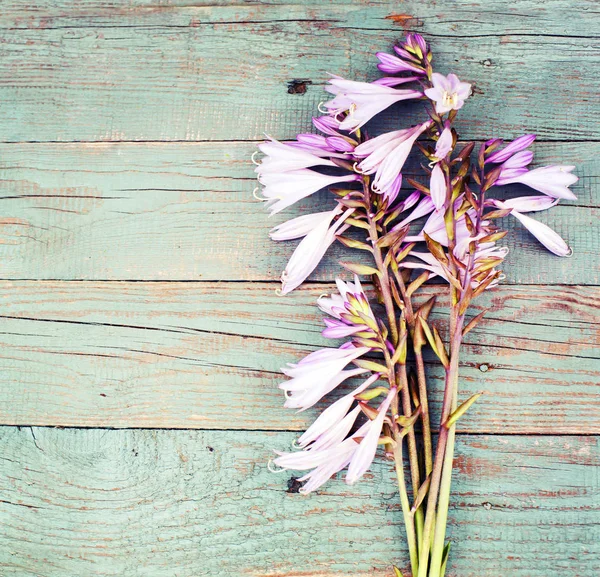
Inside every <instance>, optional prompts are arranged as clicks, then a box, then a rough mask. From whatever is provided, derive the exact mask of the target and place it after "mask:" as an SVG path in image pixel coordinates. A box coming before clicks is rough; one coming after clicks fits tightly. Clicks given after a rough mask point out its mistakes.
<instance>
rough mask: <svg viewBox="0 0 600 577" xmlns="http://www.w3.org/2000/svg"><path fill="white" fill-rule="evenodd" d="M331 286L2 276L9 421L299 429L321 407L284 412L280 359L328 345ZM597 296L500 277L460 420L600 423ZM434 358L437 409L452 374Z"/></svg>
mask: <svg viewBox="0 0 600 577" xmlns="http://www.w3.org/2000/svg"><path fill="white" fill-rule="evenodd" d="M331 288H332V287H331V286H329V285H309V286H306V287H304V288H302V289H300V290H299V291H297V292H295V293H293V295H292V296H291V297H279V296H277V295H276V294H275V290H274V289H275V286H274V285H273V284H268V285H265V284H260V283H226V285H224V284H218V283H217V284H213V283H173V282H169V283H139V282H138V283H126V282H119V283H107V282H99V283H92V282H3V283H2V284H1V290H0V294H1V295H2V308H1V310H0V313H1V314H0V422H1V423H3V424H11V425H63V426H92V427H93V426H107V427H169V428H201V429H206V428H208V429H212V428H217V429H257V428H260V429H268V430H282V429H284V430H302V429H303V428H304V427H306V425H307V424H308V423H310V422H311V421H312V420H313V419H314V416H315V415H316V414H317V411H316V410H311V411H307V412H306V413H294V412H291V411H287V410H284V409H283V408H282V404H283V397H282V395H281V392H280V391H279V390H278V388H277V384H278V383H279V382H280V381H281V379H282V376H281V374H280V373H279V368H280V367H281V366H283V365H284V364H285V363H287V362H294V361H296V360H298V359H299V358H300V357H301V356H303V355H304V354H306V353H307V352H309V351H311V350H314V349H315V348H318V347H320V346H324V345H326V344H327V342H329V343H330V344H331V341H326V340H325V339H323V338H322V337H321V335H320V331H321V328H322V320H321V318H322V316H321V314H320V312H319V311H318V310H317V308H316V306H315V304H314V303H315V300H316V298H317V297H318V295H320V294H322V293H323V292H326V291H328V290H331ZM431 292H438V293H439V290H436V289H435V288H432V289H431V290H430V291H428V293H427V294H431ZM599 297H600V295H599V294H598V289H597V288H595V287H569V288H562V287H550V288H545V287H534V286H528V287H514V286H513V287H511V286H504V287H502V288H500V289H498V290H495V291H492V292H490V293H489V294H488V295H487V296H486V297H485V298H482V299H481V301H480V302H479V303H478V305H479V307H491V310H490V312H489V313H488V314H489V319H488V320H486V321H484V322H483V323H482V324H481V325H480V326H479V327H477V328H476V329H474V330H473V331H472V332H471V333H470V334H469V335H468V336H467V339H466V340H467V345H466V346H465V347H464V353H463V357H462V366H461V375H462V380H461V391H462V392H461V395H464V398H466V397H467V396H469V395H471V394H473V393H475V392H478V391H485V392H487V394H486V395H485V396H484V397H483V398H482V399H481V400H480V401H479V402H478V403H477V406H476V407H475V408H474V409H473V410H471V411H470V412H469V413H468V414H467V415H466V416H465V417H463V418H462V419H461V421H460V423H459V427H460V430H461V431H467V432H479V433H482V432H495V433H515V434H516V433H535V432H545V433H556V434H559V433H573V434H580V433H598V432H600V428H599V425H600V419H599V416H600V395H598V383H599V381H600V379H599V377H600V332H599V328H600V325H599V324H598V318H597V310H598V307H599V306H600V301H599ZM446 306H447V302H446V300H445V299H444V298H440V310H444V307H446ZM478 310H479V309H478V308H477V309H475V310H474V314H475V312H477V311H478ZM440 322H441V323H442V324H441V326H443V322H444V321H443V320H440ZM334 342H335V341H334ZM429 361H430V362H431V367H430V369H429V371H430V377H431V385H432V387H433V388H434V390H435V391H436V393H435V394H434V396H433V402H432V406H433V409H434V410H436V411H437V409H438V408H439V406H440V402H441V389H442V386H443V385H442V379H441V377H442V374H441V371H440V370H439V367H438V366H437V363H434V362H433V359H432V358H430V359H429ZM343 390H345V389H343Z"/></svg>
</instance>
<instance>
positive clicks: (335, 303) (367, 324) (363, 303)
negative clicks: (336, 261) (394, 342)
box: [317, 275, 377, 339]
mask: <svg viewBox="0 0 600 577" xmlns="http://www.w3.org/2000/svg"><path fill="white" fill-rule="evenodd" d="M335 282H336V284H337V287H338V290H339V294H337V295H336V294H332V295H331V296H330V297H320V298H319V300H318V301H317V305H318V306H319V308H320V309H321V310H322V311H324V312H326V313H327V314H330V315H331V316H332V317H334V318H333V319H324V322H325V324H326V325H327V328H326V329H324V330H323V336H324V337H326V338H330V339H337V338H342V337H347V336H350V335H353V334H356V333H359V332H365V331H371V332H373V331H374V330H375V329H376V328H377V320H376V319H375V315H374V314H373V311H372V310H371V306H370V305H369V300H368V299H367V297H366V295H365V293H364V291H363V289H362V286H361V284H360V280H359V279H358V276H356V275H354V283H351V282H344V281H343V280H340V279H336V281H335Z"/></svg>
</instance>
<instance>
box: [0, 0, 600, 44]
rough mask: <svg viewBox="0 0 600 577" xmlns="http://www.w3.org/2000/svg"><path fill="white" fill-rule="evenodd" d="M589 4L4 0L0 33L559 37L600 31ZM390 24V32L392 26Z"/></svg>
mask: <svg viewBox="0 0 600 577" xmlns="http://www.w3.org/2000/svg"><path fill="white" fill-rule="evenodd" d="M594 8H597V6H596V4H595V2H594V0H582V1H581V2H578V3H577V4H573V3H572V2H571V1H570V0H516V1H515V2H511V4H510V5H508V6H507V5H506V3H505V2H503V1H502V0H486V1H485V2H472V1H470V2H469V1H467V0H455V1H454V2H453V3H452V7H451V10H445V7H444V6H440V5H439V4H438V3H437V2H435V0H423V1H421V2H419V5H418V7H417V9H416V10H413V11H412V14H409V13H406V12H405V10H407V9H408V7H406V6H402V5H400V6H399V5H398V3H394V2H391V1H383V2H382V1H379V2H372V1H369V0H356V1H354V2H351V3H350V2H348V0H329V1H328V2H326V3H324V2H318V1H315V0H313V1H307V0H286V1H285V2H282V1H281V0H258V1H254V2H244V3H239V2H238V1H237V0H204V1H202V2H190V1H189V0H161V2H160V3H156V2H154V1H153V0H78V1H77V3H76V4H73V2H72V0H37V1H36V3H35V7H32V6H31V5H26V6H24V5H23V2H22V1H21V0H5V1H4V2H3V5H2V14H0V27H3V28H10V29H15V28H17V29H27V28H33V29H39V28H42V29H48V28H64V27H71V28H77V27H83V26H96V27H98V28H103V27H114V26H127V27H140V28H141V27H146V26H160V27H170V26H173V27H185V26H202V25H205V24H229V23H231V22H232V21H233V22H248V21H251V22H256V21H261V22H264V21H268V22H278V21H279V22H281V21H294V20H307V19H311V20H312V21H314V22H331V21H338V22H339V21H342V22H343V23H345V24H346V25H347V26H356V27H360V28H363V29H368V28H372V29H376V30H378V29H383V30H389V29H392V30H398V31H401V30H402V29H406V28H408V29H412V30H419V29H423V28H424V29H426V30H427V31H428V32H429V33H430V34H442V35H450V36H460V35H463V36H478V35H479V36H481V35H498V36H502V35H506V34H507V33H512V34H522V35H525V34H533V35H537V34H539V33H540V22H541V23H543V28H544V31H545V32H546V33H548V34H554V35H557V36H566V35H570V36H576V37H577V36H592V37H595V36H596V35H597V33H598V28H597V23H598V20H597V18H598V13H597V11H596V10H594ZM390 24H394V25H395V28H391V27H390Z"/></svg>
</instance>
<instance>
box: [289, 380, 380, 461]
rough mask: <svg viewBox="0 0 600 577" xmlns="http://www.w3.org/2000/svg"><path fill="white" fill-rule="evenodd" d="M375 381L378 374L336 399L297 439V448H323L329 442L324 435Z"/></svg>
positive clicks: (337, 423)
mask: <svg viewBox="0 0 600 577" xmlns="http://www.w3.org/2000/svg"><path fill="white" fill-rule="evenodd" d="M377 379H379V374H377V373H376V374H374V375H371V376H370V377H369V378H368V379H367V380H366V381H364V382H363V383H362V384H361V385H359V386H358V387H357V388H356V389H354V390H353V391H352V392H351V393H348V394H347V395H344V396H343V397H342V398H341V399H338V400H337V401H336V402H335V403H333V404H332V405H330V406H329V407H327V408H326V409H325V410H324V411H323V412H322V413H321V414H320V415H319V417H318V418H317V420H316V421H315V422H314V423H313V424H312V425H311V426H310V427H309V428H308V429H307V430H306V432H305V433H303V434H302V436H301V437H300V438H299V439H298V446H300V447H302V448H306V447H307V446H308V445H311V448H312V449H314V448H315V447H319V448H324V447H325V445H326V444H328V443H329V442H330V441H331V435H328V436H327V443H326V442H325V441H324V438H325V435H327V434H328V433H329V432H330V431H332V430H334V429H335V428H336V427H337V426H338V425H339V423H341V422H342V421H343V419H344V418H345V417H346V416H347V413H348V411H349V410H350V408H351V407H352V405H353V404H354V401H355V397H356V395H359V394H360V393H362V392H363V391H364V390H365V389H367V388H369V387H370V386H371V385H372V384H373V383H374V382H376V381H377ZM340 440H343V439H340ZM317 442H318V443H319V444H318V445H316V443H317Z"/></svg>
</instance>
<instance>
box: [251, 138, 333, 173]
mask: <svg viewBox="0 0 600 577" xmlns="http://www.w3.org/2000/svg"><path fill="white" fill-rule="evenodd" d="M299 136H302V135H299ZM309 136H311V137H314V138H322V137H319V136H318V135H316V134H311V135H309ZM296 144H298V142H297V143H296ZM300 144H302V142H300ZM311 144H312V146H311V147H310V148H311V149H314V148H316V147H317V146H316V145H315V143H311ZM258 148H259V149H260V151H261V152H263V153H264V154H266V156H265V158H263V160H262V162H261V163H260V164H259V165H258V166H257V167H256V169H255V170H254V171H255V172H256V173H257V174H258V175H259V177H260V176H262V175H265V174H280V173H284V172H289V171H291V170H298V169H301V168H309V167H311V166H336V165H335V164H334V163H333V162H332V161H331V160H328V159H327V158H321V157H320V156H317V155H315V154H312V153H311V152H309V151H307V150H302V149H300V148H297V147H295V146H292V145H291V144H285V143H283V142H279V141H277V140H274V139H271V140H269V141H267V142H263V143H261V144H259V145H258Z"/></svg>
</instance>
